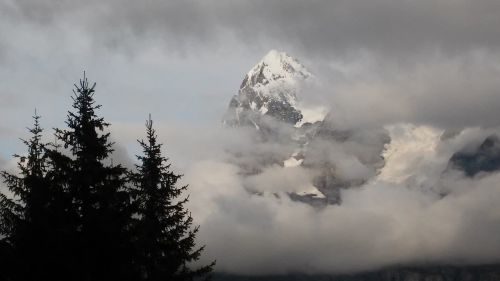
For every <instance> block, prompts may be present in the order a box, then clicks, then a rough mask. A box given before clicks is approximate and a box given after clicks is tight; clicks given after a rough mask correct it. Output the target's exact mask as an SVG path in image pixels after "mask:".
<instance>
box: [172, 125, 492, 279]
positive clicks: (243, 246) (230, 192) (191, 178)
mask: <svg viewBox="0 0 500 281" xmlns="http://www.w3.org/2000/svg"><path fill="white" fill-rule="evenodd" d="M386 128H387V130H388V131H389V133H390V136H391V139H392V141H391V143H390V144H388V145H386V148H385V150H384V154H383V156H384V157H385V161H386V163H385V166H384V167H383V168H382V169H381V170H379V171H378V173H377V175H375V176H373V177H371V178H370V179H369V180H368V181H367V182H366V183H365V184H363V185H361V186H359V187H352V188H348V189H343V190H342V191H341V196H342V203H341V204H340V205H326V206H325V207H322V208H317V207H313V206H311V205H308V204H306V203H302V202H298V201H294V200H291V199H290V197H289V196H288V194H289V193H292V192H297V191H299V190H307V188H314V186H313V178H314V175H315V171H313V170H311V169H308V168H307V167H302V166H299V167H283V166H279V165H268V166H265V168H264V169H263V170H262V171H261V172H260V173H257V174H256V175H246V174H244V173H242V169H241V167H242V166H244V167H246V166H245V165H242V162H241V161H248V162H252V161H254V159H251V158H245V159H241V157H242V156H241V155H237V156H235V155H236V154H235V153H234V150H235V149H237V147H240V146H241V150H248V153H254V154H255V155H257V154H259V153H263V151H265V153H267V154H272V153H273V151H275V152H276V153H278V154H279V153H282V152H281V151H282V150H283V147H281V146H278V147H276V148H275V150H273V149H272V148H269V146H270V144H267V145H264V147H262V146H263V144H258V143H252V140H251V133H249V132H246V133H242V132H241V131H238V130H236V131H227V129H220V131H219V130H216V129H214V130H211V133H207V135H210V137H207V138H210V139H211V141H210V143H211V145H208V147H212V148H214V147H217V146H219V148H220V150H217V149H214V150H213V151H214V152H213V153H214V155H217V157H214V156H209V155H205V156H208V157H201V158H203V159H198V160H196V161H193V162H191V163H186V165H185V166H184V167H183V168H182V170H183V172H184V173H185V178H184V180H185V182H186V183H189V184H190V189H189V193H190V199H191V202H190V205H189V208H190V210H191V211H192V214H193V217H194V218H195V221H196V223H198V224H200V225H201V231H200V234H199V241H200V243H203V244H206V245H207V253H206V255H205V257H206V258H207V260H208V259H210V258H212V257H216V258H217V262H218V264H217V270H219V271H226V272H232V273H243V274H266V273H289V272H308V273H333V272H355V271H364V270H372V269H377V268H380V267H385V266H393V265H405V264H406V265H408V264H411V265H415V264H457V265H462V264H487V263H495V262H499V261H500V238H499V234H500V215H499V214H500V205H499V204H498V202H500V186H499V185H498V182H499V180H500V173H483V174H479V175H477V176H475V177H474V178H470V177H466V176H465V175H464V174H463V173H462V172H460V171H456V170H453V169H450V168H449V167H448V166H449V163H448V162H449V159H450V157H451V156H452V155H453V153H455V152H456V151H458V150H461V149H464V147H467V146H477V145H479V144H480V142H481V141H482V140H484V137H486V136H487V135H489V134H491V133H493V132H495V131H496V130H494V129H490V130H486V129H481V128H470V129H465V130H463V131H462V132H460V133H457V134H455V135H452V136H448V137H446V136H443V130H441V129H437V128H433V127H429V126H416V125H411V124H396V125H392V126H387V127H386ZM216 135H218V136H220V137H219V138H217V137H214V136H216ZM185 136H187V135H185ZM171 140H172V139H171ZM227 140H231V141H227ZM174 143H175V141H174ZM214 143H216V145H214ZM173 145H175V144H173ZM339 145H341V144H339ZM171 147H172V146H171ZM280 148H281V150H280ZM266 149H267V150H266ZM323 149H328V148H326V147H323ZM285 150H286V149H285ZM224 151H225V152H224ZM324 152H325V153H328V151H326V150H325V151H324ZM242 155H245V153H243V154H242ZM174 158H175V157H174ZM235 158H237V159H236V160H235ZM174 160H175V159H174ZM342 160H343V158H340V159H338V160H337V161H339V162H342ZM353 171H354V172H353V173H355V174H353V175H352V176H353V177H356V176H364V173H365V171H364V170H363V169H359V170H356V169H353Z"/></svg>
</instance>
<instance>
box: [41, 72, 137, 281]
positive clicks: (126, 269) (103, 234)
mask: <svg viewBox="0 0 500 281" xmlns="http://www.w3.org/2000/svg"><path fill="white" fill-rule="evenodd" d="M75 87H76V90H74V96H73V109H74V111H69V112H68V119H67V121H66V124H67V126H68V128H67V129H65V130H60V129H56V138H57V139H58V140H59V141H61V142H62V144H63V147H64V148H65V149H67V150H68V152H67V154H68V155H66V154H65V153H63V152H61V151H59V150H57V149H52V150H51V151H50V153H49V155H50V160H51V163H52V165H53V171H52V176H53V181H54V182H56V183H57V181H59V183H58V184H59V185H62V187H61V189H62V190H63V192H62V193H61V194H62V196H66V197H67V198H69V202H70V204H71V205H70V206H69V210H68V211H69V212H70V214H69V215H68V216H66V217H65V219H66V220H67V221H66V225H65V226H66V228H67V233H68V235H66V236H65V238H66V239H68V241H67V246H68V247H72V248H74V250H75V251H74V254H73V256H72V257H68V258H69V260H68V261H67V263H68V264H67V267H68V271H69V272H73V273H74V274H75V275H74V276H72V277H71V278H72V279H73V280H128V279H132V278H133V276H132V275H131V272H130V269H131V251H130V250H131V246H130V240H131V239H130V236H129V226H130V221H131V212H132V209H131V204H130V201H131V200H130V194H129V192H128V190H127V186H126V169H125V168H123V167H122V166H120V165H118V166H116V165H113V164H108V163H109V162H111V160H110V154H111V152H112V145H113V143H112V142H110V141H109V136H110V135H109V133H108V132H105V129H106V128H107V127H108V126H109V124H108V123H106V122H104V119H103V118H102V117H98V116H97V115H96V110H98V109H99V108H100V105H96V104H95V101H94V93H95V90H94V89H95V83H94V84H92V85H90V84H89V82H88V80H87V78H86V77H85V76H84V78H83V79H82V80H80V84H79V85H75Z"/></svg>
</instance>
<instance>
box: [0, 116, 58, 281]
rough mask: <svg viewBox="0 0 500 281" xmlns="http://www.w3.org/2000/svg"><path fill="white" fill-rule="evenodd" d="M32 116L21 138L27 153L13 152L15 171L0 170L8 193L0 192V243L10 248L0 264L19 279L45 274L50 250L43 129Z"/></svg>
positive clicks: (2, 246) (35, 277)
mask: <svg viewBox="0 0 500 281" xmlns="http://www.w3.org/2000/svg"><path fill="white" fill-rule="evenodd" d="M33 119H34V126H33V127H32V128H28V130H29V132H30V133H31V138H30V139H28V140H22V141H23V143H24V144H25V145H26V146H27V150H28V151H27V154H26V155H24V156H20V155H14V156H15V157H16V158H18V159H19V160H18V165H17V166H18V168H19V173H18V174H13V173H9V172H6V171H3V172H2V177H3V178H4V181H5V183H6V184H7V187H8V190H9V191H10V194H5V193H1V194H0V206H1V211H0V231H1V234H2V235H3V236H4V237H3V239H2V242H1V246H0V247H1V248H2V251H9V252H10V253H9V257H10V259H8V260H5V261H4V262H5V263H6V264H2V266H4V267H5V270H6V271H8V272H10V273H9V275H11V276H12V278H16V279H20V280H39V278H43V277H46V276H47V275H46V273H47V272H48V270H47V269H46V268H45V267H46V265H47V263H46V261H48V259H46V255H47V253H48V251H50V247H49V238H50V237H51V229H52V228H51V225H50V217H51V216H50V190H49V186H50V184H49V181H48V179H47V177H46V175H47V156H46V153H45V144H44V143H42V140H41V138H42V131H43V129H42V128H41V127H40V122H39V119H40V116H39V115H37V114H36V112H35V116H33ZM6 265H7V266H6ZM5 270H4V272H3V274H6V273H5Z"/></svg>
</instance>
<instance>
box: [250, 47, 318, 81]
mask: <svg viewBox="0 0 500 281" xmlns="http://www.w3.org/2000/svg"><path fill="white" fill-rule="evenodd" d="M259 75H260V76H261V78H265V79H266V80H268V81H271V80H278V79H301V80H302V79H306V78H308V77H311V76H312V75H311V73H310V72H309V71H308V70H307V69H306V68H305V66H303V65H302V64H301V63H300V62H299V61H298V60H297V59H295V58H294V57H292V56H290V55H289V54H287V53H285V52H280V51H277V50H274V49H273V50H270V51H269V52H268V53H267V54H266V55H265V56H264V57H263V58H262V59H261V60H260V61H259V62H258V63H257V64H256V65H255V66H254V67H253V68H252V69H251V70H250V71H249V72H248V73H247V77H258V76H259Z"/></svg>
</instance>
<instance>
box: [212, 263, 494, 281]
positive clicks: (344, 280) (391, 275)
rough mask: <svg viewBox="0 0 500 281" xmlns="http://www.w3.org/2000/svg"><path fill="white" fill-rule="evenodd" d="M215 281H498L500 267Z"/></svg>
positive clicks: (221, 278) (218, 277)
mask: <svg viewBox="0 0 500 281" xmlns="http://www.w3.org/2000/svg"><path fill="white" fill-rule="evenodd" d="M212 280H213V281H498V280H500V265H486V266H429V267H413V268H410V267H409V268H393V269H384V270H379V271H373V272H367V273H359V274H350V275H349V274H345V275H326V274H311V275H308V274H287V275H269V276H243V275H231V274H220V273H216V274H214V277H213V279H212Z"/></svg>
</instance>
